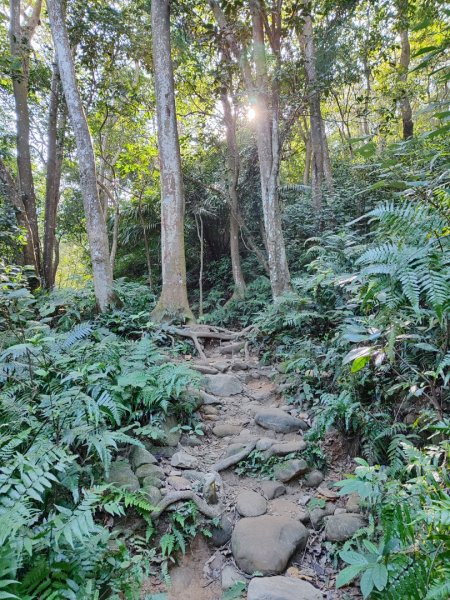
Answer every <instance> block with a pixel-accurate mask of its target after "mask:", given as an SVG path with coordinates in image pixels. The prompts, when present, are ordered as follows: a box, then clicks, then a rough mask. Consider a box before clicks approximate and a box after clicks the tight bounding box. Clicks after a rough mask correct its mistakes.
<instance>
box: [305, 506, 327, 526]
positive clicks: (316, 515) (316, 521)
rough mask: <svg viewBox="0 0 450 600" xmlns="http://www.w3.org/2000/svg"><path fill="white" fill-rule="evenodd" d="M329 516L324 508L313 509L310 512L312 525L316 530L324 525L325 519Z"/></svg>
mask: <svg viewBox="0 0 450 600" xmlns="http://www.w3.org/2000/svg"><path fill="white" fill-rule="evenodd" d="M326 516H327V513H326V512H325V511H324V510H323V508H318V507H317V508H313V509H312V510H310V511H309V518H310V521H311V525H312V526H313V527H314V529H318V528H319V527H320V525H321V524H322V521H323V519H324V518H325V517H326Z"/></svg>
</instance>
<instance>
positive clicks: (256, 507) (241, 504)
mask: <svg viewBox="0 0 450 600" xmlns="http://www.w3.org/2000/svg"><path fill="white" fill-rule="evenodd" d="M236 510H237V511H238V513H239V514H240V515H241V516H242V517H259V516H260V515H263V514H264V513H265V512H267V501H266V499H265V498H263V497H262V496H261V495H260V494H258V493H257V492H254V491H253V490H244V491H243V492H240V494H239V495H238V497H237V499H236Z"/></svg>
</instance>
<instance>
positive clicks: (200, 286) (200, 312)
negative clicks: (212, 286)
mask: <svg viewBox="0 0 450 600" xmlns="http://www.w3.org/2000/svg"><path fill="white" fill-rule="evenodd" d="M195 227H196V229H197V237H198V240H199V242H200V269H199V272H198V291H199V298H198V315H199V317H201V316H203V259H204V235H203V218H202V215H201V214H198V215H197V213H196V214H195Z"/></svg>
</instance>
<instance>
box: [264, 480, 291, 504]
mask: <svg viewBox="0 0 450 600" xmlns="http://www.w3.org/2000/svg"><path fill="white" fill-rule="evenodd" d="M259 487H260V488H261V490H262V493H263V494H264V496H265V497H266V498H267V500H272V499H273V498H279V497H280V496H282V495H283V494H285V493H286V487H285V486H284V485H283V484H282V483H279V482H278V481H260V482H259Z"/></svg>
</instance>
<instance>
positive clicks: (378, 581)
mask: <svg viewBox="0 0 450 600" xmlns="http://www.w3.org/2000/svg"><path fill="white" fill-rule="evenodd" d="M372 579H373V582H374V583H375V587H376V588H377V590H378V591H380V592H381V590H384V588H385V587H386V585H387V581H388V570H387V568H386V566H385V565H383V564H380V563H378V564H377V565H375V566H374V568H373V570H372Z"/></svg>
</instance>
